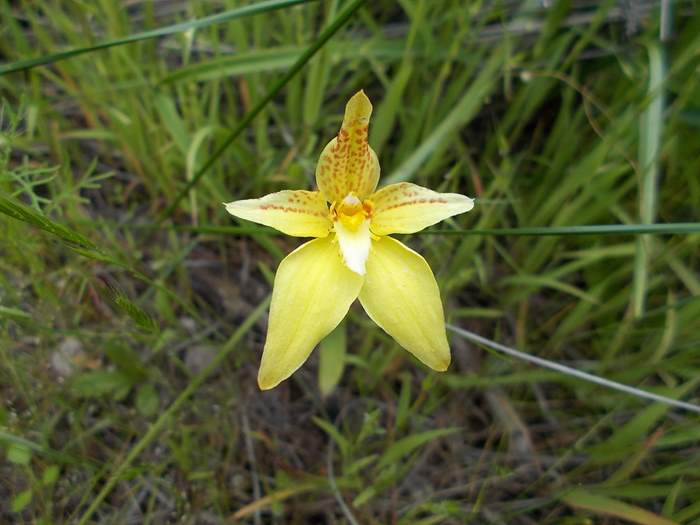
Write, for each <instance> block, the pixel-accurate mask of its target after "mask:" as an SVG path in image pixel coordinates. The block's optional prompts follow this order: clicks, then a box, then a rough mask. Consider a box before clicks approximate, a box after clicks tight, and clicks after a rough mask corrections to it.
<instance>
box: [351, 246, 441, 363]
mask: <svg viewBox="0 0 700 525" xmlns="http://www.w3.org/2000/svg"><path fill="white" fill-rule="evenodd" d="M360 302H361V303H362V306H363V307H364V309H365V311H366V312H367V314H368V315H369V316H370V317H371V318H372V320H373V321H374V322H375V323H377V324H378V325H379V326H380V327H381V328H382V329H383V330H384V331H385V332H387V333H388V334H389V335H390V336H391V337H393V338H394V339H396V341H397V342H398V343H399V344H400V345H401V346H403V347H404V348H405V349H406V350H408V351H409V352H411V353H412V354H413V355H414V356H416V357H417V358H418V359H420V360H421V361H422V362H423V363H425V364H426V365H428V366H429V367H430V368H433V369H435V370H439V371H440V372H442V371H444V370H447V367H448V366H449V365H450V347H449V345H448V344H447V336H446V334H445V318H444V315H443V312H442V302H441V301H440V291H439V290H438V286H437V283H436V282H435V277H434V276H433V272H432V270H431V269H430V266H428V263H427V262H425V259H423V257H421V256H420V255H418V254H417V253H416V252H414V251H413V250H411V249H410V248H408V247H406V246H404V245H403V244H401V243H400V242H399V241H397V240H395V239H392V238H391V237H381V238H380V239H379V240H377V241H373V242H372V249H371V251H370V254H369V258H368V259H367V274H366V275H365V284H364V285H363V287H362V290H361V291H360Z"/></svg>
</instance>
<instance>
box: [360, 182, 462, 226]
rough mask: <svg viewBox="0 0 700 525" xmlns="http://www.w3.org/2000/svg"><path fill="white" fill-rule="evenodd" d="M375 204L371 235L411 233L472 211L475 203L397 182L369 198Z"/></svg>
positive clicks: (455, 195)
mask: <svg viewBox="0 0 700 525" xmlns="http://www.w3.org/2000/svg"><path fill="white" fill-rule="evenodd" d="M370 200H371V201H372V202H373V203H374V215H373V217H372V233H374V234H375V235H389V234H390V233H414V232H417V231H420V230H422V229H423V228H426V227H428V226H431V225H433V224H435V223H436V222H440V221H442V220H444V219H447V218H448V217H452V216H453V215H457V214H459V213H464V212H465V211H469V210H471V209H472V208H473V207H474V201H473V200H472V199H470V198H469V197H467V196H466V195H460V194H459V193H438V192H436V191H433V190H429V189H428V188H424V187H422V186H418V185H416V184H411V183H410V182H399V183H397V184H390V185H389V186H385V187H384V188H382V189H381V190H379V191H378V192H376V193H374V195H372V196H370Z"/></svg>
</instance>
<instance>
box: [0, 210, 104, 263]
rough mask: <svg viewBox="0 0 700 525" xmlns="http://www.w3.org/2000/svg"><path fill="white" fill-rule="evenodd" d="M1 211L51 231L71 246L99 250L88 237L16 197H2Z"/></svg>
mask: <svg viewBox="0 0 700 525" xmlns="http://www.w3.org/2000/svg"><path fill="white" fill-rule="evenodd" d="M0 213H4V214H5V215H8V216H10V217H12V218H13V219H17V220H18V221H22V222H25V223H27V224H31V225H32V226H35V227H37V228H39V229H41V230H44V231H45V232H48V233H51V234H52V235H55V236H57V237H58V238H60V239H61V240H62V241H63V242H65V243H66V244H68V245H70V246H71V247H80V248H85V249H87V250H97V247H96V246H95V245H94V244H93V243H92V242H90V240H89V239H88V238H87V237H84V236H83V235H81V234H80V233H78V232H75V231H73V230H71V229H70V228H67V227H65V226H63V225H62V224H59V223H57V222H55V221H52V220H51V219H49V218H48V217H46V216H44V215H42V214H41V213H39V212H38V211H36V210H34V209H32V208H30V207H29V206H27V205H25V204H23V203H21V202H19V201H16V200H14V199H9V198H7V197H0Z"/></svg>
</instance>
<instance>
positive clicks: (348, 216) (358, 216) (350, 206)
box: [331, 192, 374, 232]
mask: <svg viewBox="0 0 700 525" xmlns="http://www.w3.org/2000/svg"><path fill="white" fill-rule="evenodd" d="M373 208H374V205H373V204H372V201H370V200H365V201H364V202H363V201H361V200H360V199H359V198H358V197H357V195H355V194H354V193H352V192H351V193H349V194H348V195H346V196H345V198H344V199H343V200H342V201H340V203H333V206H331V219H332V220H333V222H334V223H335V222H340V223H341V225H342V227H343V228H345V229H346V230H349V231H352V232H356V231H357V229H358V228H359V227H360V226H361V225H362V224H363V223H364V222H365V221H366V220H369V219H371V217H372V210H373Z"/></svg>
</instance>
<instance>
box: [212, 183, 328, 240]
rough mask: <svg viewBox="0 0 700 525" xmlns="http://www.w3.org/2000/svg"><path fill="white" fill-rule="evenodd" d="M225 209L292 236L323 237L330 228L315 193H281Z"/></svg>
mask: <svg viewBox="0 0 700 525" xmlns="http://www.w3.org/2000/svg"><path fill="white" fill-rule="evenodd" d="M225 206H226V211H228V212H229V213H230V214H231V215H234V216H236V217H238V218H240V219H246V220H248V221H253V222H257V223H258V224H264V225H265V226H271V227H273V228H275V229H277V230H279V231H281V232H282V233H286V234H287V235H293V236H295V237H325V236H326V235H328V232H329V231H330V229H331V226H332V223H331V221H330V219H329V218H328V205H327V204H326V201H325V199H324V197H323V195H321V192H318V191H302V190H297V191H292V190H284V191H278V192H277V193H270V194H269V195H265V196H264V197H262V198H260V199H247V200H242V201H234V202H229V203H227V204H225Z"/></svg>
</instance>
